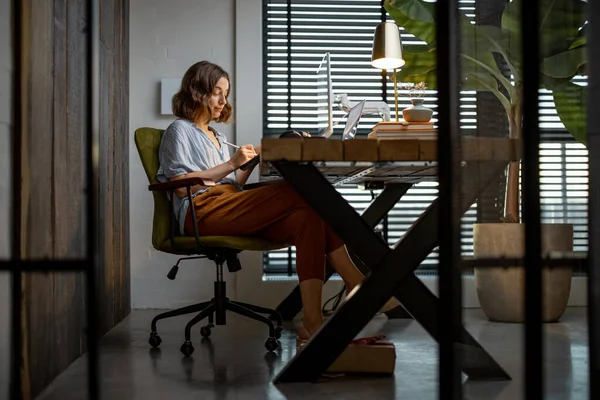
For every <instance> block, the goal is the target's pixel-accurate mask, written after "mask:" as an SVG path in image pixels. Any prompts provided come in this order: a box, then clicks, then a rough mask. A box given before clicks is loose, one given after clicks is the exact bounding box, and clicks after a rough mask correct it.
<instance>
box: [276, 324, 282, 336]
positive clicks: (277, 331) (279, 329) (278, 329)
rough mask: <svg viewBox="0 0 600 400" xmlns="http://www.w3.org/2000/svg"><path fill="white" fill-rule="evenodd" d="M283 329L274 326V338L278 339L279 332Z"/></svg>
mask: <svg viewBox="0 0 600 400" xmlns="http://www.w3.org/2000/svg"><path fill="white" fill-rule="evenodd" d="M282 331H283V328H282V327H281V326H276V327H275V338H276V339H279V338H280V337H281V332H282Z"/></svg>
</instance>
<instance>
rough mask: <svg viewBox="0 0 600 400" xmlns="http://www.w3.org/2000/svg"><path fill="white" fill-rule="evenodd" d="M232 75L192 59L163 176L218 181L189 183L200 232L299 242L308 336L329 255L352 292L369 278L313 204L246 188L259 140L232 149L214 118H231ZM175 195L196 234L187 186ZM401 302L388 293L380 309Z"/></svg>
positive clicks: (163, 154)
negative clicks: (244, 167)
mask: <svg viewBox="0 0 600 400" xmlns="http://www.w3.org/2000/svg"><path fill="white" fill-rule="evenodd" d="M230 90H231V86H230V81H229V75H228V74H227V72H225V71H224V70H223V69H222V68H221V67H219V66H218V65H215V64H212V63H210V62H207V61H202V62H198V63H196V64H194V65H192V66H191V67H190V68H189V69H188V70H187V72H186V73H185V75H184V77H183V80H182V82H181V89H180V90H179V92H178V93H177V94H175V96H174V97H173V113H174V114H175V115H176V116H177V117H178V119H177V120H176V121H174V122H173V123H171V124H170V125H169V127H168V128H167V129H166V131H165V133H164V134H163V137H162V142H161V144H160V150H159V161H160V167H159V170H158V176H157V178H158V180H159V181H161V182H166V181H168V180H178V179H184V178H192V177H198V178H205V179H211V180H213V181H214V182H216V183H217V185H216V186H210V187H207V186H200V185H196V186H194V187H193V188H192V193H193V201H194V209H195V213H196V221H197V228H198V232H199V234H200V235H203V236H208V235H223V236H256V237H261V238H265V239H268V240H270V241H274V242H283V243H289V244H291V245H294V246H296V270H297V272H298V279H299V281H300V293H301V297H302V305H303V310H304V319H303V322H302V324H301V325H300V327H299V329H298V338H299V340H300V341H301V342H303V341H306V340H308V339H309V338H310V336H311V335H312V334H313V333H315V332H316V331H317V330H318V329H319V327H320V326H321V324H322V323H323V315H322V313H321V292H322V287H323V281H324V278H325V257H327V259H328V260H329V261H330V263H331V265H332V266H333V268H334V269H335V270H336V271H337V273H338V274H339V275H340V276H341V277H342V279H343V280H344V283H345V285H346V290H347V293H349V292H350V291H351V290H352V289H354V288H355V287H356V286H357V285H358V284H359V283H360V282H361V281H362V280H363V278H364V276H363V275H362V274H361V272H360V271H359V270H358V269H357V268H356V266H355V265H354V263H353V262H352V260H351V259H350V257H349V255H348V251H347V249H346V246H345V245H344V243H343V242H342V241H341V240H340V238H338V236H337V235H336V234H335V233H334V232H333V231H332V230H331V229H330V228H329V226H328V225H327V224H326V223H325V222H324V221H323V220H322V219H321V218H320V217H319V215H317V214H316V213H315V212H314V211H313V210H312V209H311V207H310V206H309V205H308V204H306V203H305V202H304V200H303V199H302V198H301V197H300V196H299V195H298V194H297V192H296V191H295V190H294V189H293V188H292V187H291V186H289V185H287V184H276V185H267V186H262V187H259V188H256V189H253V190H243V189H242V187H243V185H244V184H245V183H246V180H247V179H248V177H249V175H250V173H251V172H252V170H251V169H249V170H246V171H241V170H238V168H239V167H240V166H241V165H243V164H244V163H246V162H247V161H249V160H250V159H252V158H253V157H254V156H255V155H256V154H258V153H260V146H258V147H254V146H252V145H251V144H247V145H243V146H241V147H239V148H238V149H237V150H236V151H235V154H233V156H230V153H229V149H228V148H227V147H225V146H224V141H225V140H226V137H225V135H224V134H222V133H220V132H217V131H216V130H215V129H213V128H211V127H210V126H209V124H210V123H211V122H212V121H215V122H227V121H229V119H230V117H231V114H232V108H231V105H230V104H229V103H228V97H229V94H230ZM175 193H176V196H174V197H175V198H174V199H173V201H174V209H175V213H176V218H177V220H178V222H179V225H180V231H181V233H182V234H187V235H193V234H194V226H193V218H192V215H191V212H190V207H189V204H188V203H189V200H188V198H187V191H186V189H185V188H182V189H177V190H176V192H175ZM396 305H397V302H396V301H395V299H391V300H390V301H389V302H388V304H386V306H385V307H384V309H383V310H382V311H387V310H388V309H391V308H393V307H395V306H396Z"/></svg>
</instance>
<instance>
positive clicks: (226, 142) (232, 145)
mask: <svg viewBox="0 0 600 400" xmlns="http://www.w3.org/2000/svg"><path fill="white" fill-rule="evenodd" d="M223 143H225V144H226V145H228V146H231V147H233V148H234V149H236V150H237V149H239V148H240V146H237V145H235V144H233V143H229V142H228V141H226V140H223Z"/></svg>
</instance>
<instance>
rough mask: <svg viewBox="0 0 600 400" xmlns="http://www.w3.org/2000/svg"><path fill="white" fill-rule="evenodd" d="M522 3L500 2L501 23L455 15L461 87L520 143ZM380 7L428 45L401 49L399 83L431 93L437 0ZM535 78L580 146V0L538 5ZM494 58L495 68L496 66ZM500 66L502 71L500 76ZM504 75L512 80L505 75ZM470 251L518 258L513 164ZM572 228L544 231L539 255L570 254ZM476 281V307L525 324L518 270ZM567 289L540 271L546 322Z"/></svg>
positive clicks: (566, 283)
mask: <svg viewBox="0 0 600 400" xmlns="http://www.w3.org/2000/svg"><path fill="white" fill-rule="evenodd" d="M521 1H522V0H513V1H512V2H510V3H508V2H507V4H506V7H505V9H504V11H503V13H502V22H501V26H500V27H497V26H485V25H473V24H471V22H470V21H469V20H468V19H467V17H466V16H465V15H464V14H462V13H460V14H459V16H460V29H461V49H460V61H461V82H460V83H461V89H462V90H476V91H489V92H491V93H493V94H494V95H495V96H496V98H497V99H498V100H499V101H500V103H501V104H502V106H503V107H504V109H505V111H506V115H507V118H508V127H509V137H511V138H515V139H518V138H521V136H522V134H523V132H522V115H523V114H522V110H523V105H522V103H523V80H522V76H523V74H522V55H521V45H520V44H521V39H520V24H521V15H520V11H521ZM384 6H385V8H386V10H387V11H388V13H389V14H390V16H391V17H392V18H393V19H394V20H395V22H396V23H397V24H398V25H399V26H401V27H403V28H404V29H405V30H406V31H407V32H409V33H411V34H413V35H414V36H415V37H417V38H418V39H421V40H423V41H424V42H425V43H426V46H415V45H406V46H404V59H405V61H406V64H405V67H403V69H402V70H401V71H399V72H398V73H397V76H396V78H397V80H398V81H399V82H402V81H404V80H410V81H413V82H415V81H417V82H420V81H423V82H425V83H426V85H427V86H428V87H429V88H431V89H435V88H436V67H437V65H436V33H435V3H430V2H426V1H423V0H386V2H385V4H384ZM540 15H542V16H543V18H541V22H540V24H541V25H540V35H539V37H540V40H541V42H542V43H541V45H540V59H541V65H540V72H541V74H540V80H541V85H542V87H543V88H545V89H548V90H550V91H552V95H553V97H554V103H555V106H556V110H557V113H558V116H559V117H560V119H561V121H562V123H563V124H564V125H565V128H566V129H567V131H569V132H570V133H571V134H572V135H573V137H574V138H575V139H576V140H578V141H580V142H581V143H583V144H584V145H585V144H586V126H585V122H586V117H585V99H586V96H585V91H586V87H584V86H580V85H577V84H575V83H573V81H572V80H573V78H574V77H575V76H577V75H584V74H585V67H586V36H585V30H586V19H585V2H584V1H581V0H541V1H540ZM497 58H498V59H499V60H500V65H499V63H498V61H497ZM500 66H503V67H506V68H508V70H509V72H510V74H509V75H508V74H506V73H503V69H501V67H500ZM509 76H510V78H509ZM473 233H474V246H473V247H474V253H475V255H476V256H483V257H502V256H506V257H522V256H523V253H524V249H523V243H524V227H523V225H522V224H521V223H520V221H519V163H518V162H514V163H511V164H510V165H509V167H508V171H507V184H506V198H505V203H504V218H503V219H502V221H499V223H497V224H496V223H493V224H476V225H475V226H474V232H473ZM572 247H573V227H572V225H570V224H544V225H543V226H542V252H543V253H544V254H548V253H549V252H552V251H570V250H572ZM475 281H476V286H477V293H478V296H479V301H480V304H481V306H482V308H483V310H484V312H485V313H486V315H487V316H488V318H490V319H491V320H495V321H506V322H521V321H523V320H524V306H523V304H524V299H523V294H524V271H523V268H522V267H519V266H516V267H511V268H504V267H498V268H476V269H475ZM570 285H571V270H570V269H568V268H553V269H545V270H544V272H543V290H544V300H543V303H544V310H543V319H544V321H556V320H558V319H559V318H560V317H561V316H562V314H563V312H564V309H565V307H566V305H567V301H568V297H569V292H570Z"/></svg>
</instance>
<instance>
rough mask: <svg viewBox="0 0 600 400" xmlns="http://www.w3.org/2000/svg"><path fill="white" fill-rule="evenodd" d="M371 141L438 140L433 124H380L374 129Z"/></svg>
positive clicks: (400, 122)
mask: <svg viewBox="0 0 600 400" xmlns="http://www.w3.org/2000/svg"><path fill="white" fill-rule="evenodd" d="M368 138H369V139H436V138H437V129H435V128H434V126H433V122H406V121H398V122H395V121H393V122H379V123H378V124H377V125H375V126H374V127H373V130H372V131H371V133H369V136H368Z"/></svg>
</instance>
